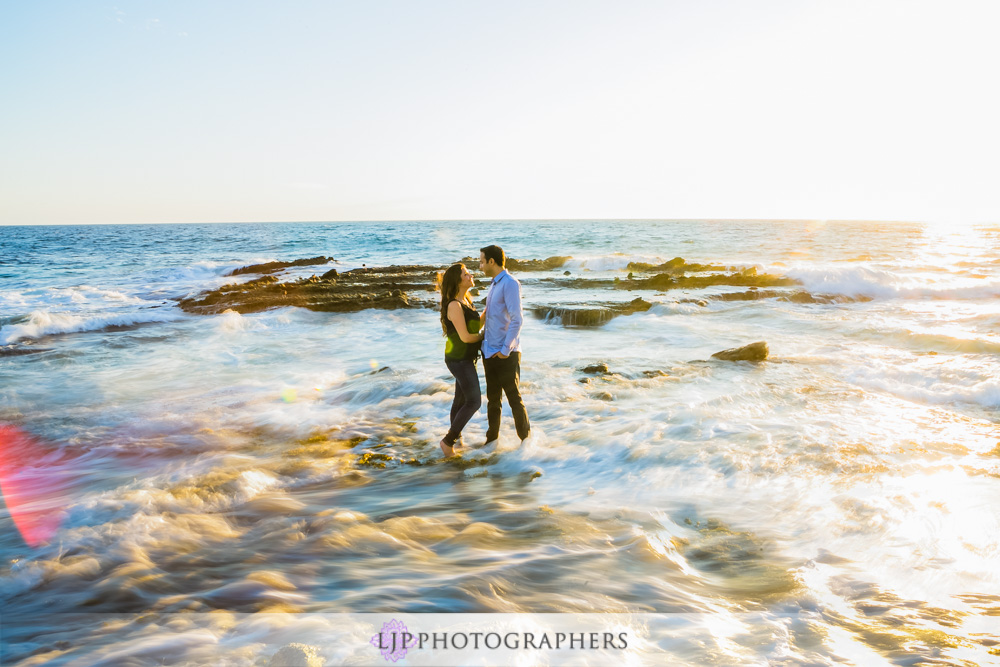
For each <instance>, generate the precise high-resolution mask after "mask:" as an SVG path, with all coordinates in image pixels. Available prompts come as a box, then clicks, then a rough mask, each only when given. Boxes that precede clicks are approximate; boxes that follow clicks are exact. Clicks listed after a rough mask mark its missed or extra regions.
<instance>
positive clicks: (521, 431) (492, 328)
mask: <svg viewBox="0 0 1000 667" xmlns="http://www.w3.org/2000/svg"><path fill="white" fill-rule="evenodd" d="M505 263H506V257H505V256H504V254H503V250H502V249H501V248H500V246H495V245H491V246H486V247H485V248H482V249H481V250H480V251H479V268H480V269H481V270H482V272H483V273H485V274H486V277H487V278H492V279H493V282H492V283H490V291H489V294H487V295H486V324H485V334H484V336H483V344H482V349H483V373H484V374H485V375H486V406H487V407H486V415H487V420H488V422H489V426H488V428H487V431H486V444H487V445H489V444H491V443H492V442H493V441H494V440H496V439H497V438H499V436H500V409H501V391H502V392H503V393H504V394H506V395H507V403H508V404H509V405H510V411H511V413H513V415H514V426H515V427H516V428H517V437H519V438H520V439H521V441H522V442H523V441H524V440H525V439H526V438H527V437H528V435H529V434H530V432H531V424H530V423H529V422H528V412H527V410H525V409H524V401H523V400H521V390H520V388H519V387H518V383H519V382H520V381H521V338H520V336H521V324H522V323H523V322H524V316H523V315H522V313H521V283H519V282H518V281H517V280H516V279H515V278H514V276H512V275H510V274H509V273H507V270H506V269H505V268H504V264H505Z"/></svg>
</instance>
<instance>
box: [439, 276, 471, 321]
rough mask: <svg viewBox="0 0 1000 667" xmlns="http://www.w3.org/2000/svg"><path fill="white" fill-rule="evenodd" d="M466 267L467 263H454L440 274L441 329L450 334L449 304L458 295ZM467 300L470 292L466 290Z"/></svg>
mask: <svg viewBox="0 0 1000 667" xmlns="http://www.w3.org/2000/svg"><path fill="white" fill-rule="evenodd" d="M464 268H465V264H452V265H451V266H449V267H448V268H447V269H445V272H444V273H443V274H439V275H440V281H441V282H440V286H441V329H442V330H443V331H444V334H445V335H446V336H447V335H448V325H447V322H448V304H449V303H451V302H452V301H454V300H455V297H456V296H457V295H458V288H459V286H460V285H461V283H462V269H464ZM465 300H466V301H468V300H469V294H468V292H466V294H465Z"/></svg>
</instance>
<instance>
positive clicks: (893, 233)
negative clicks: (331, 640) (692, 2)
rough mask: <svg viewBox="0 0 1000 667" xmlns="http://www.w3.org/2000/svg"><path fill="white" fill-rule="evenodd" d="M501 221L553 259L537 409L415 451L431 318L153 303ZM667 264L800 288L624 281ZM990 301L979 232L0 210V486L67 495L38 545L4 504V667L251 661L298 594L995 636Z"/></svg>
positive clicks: (41, 504) (849, 638)
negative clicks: (305, 261)
mask: <svg viewBox="0 0 1000 667" xmlns="http://www.w3.org/2000/svg"><path fill="white" fill-rule="evenodd" d="M494 243H495V244H498V245H501V246H502V247H503V248H504V250H505V251H506V253H507V255H508V256H510V257H513V258H516V259H521V260H523V259H545V258H548V257H553V256H564V257H568V259H566V260H565V261H564V262H563V263H562V264H561V265H560V266H558V267H557V268H553V269H549V270H543V271H524V272H520V273H516V272H513V271H512V273H514V275H515V276H516V277H517V278H518V279H519V280H520V281H521V284H522V291H523V300H524V307H525V322H524V327H523V330H522V334H521V341H522V362H521V387H522V393H523V395H524V399H525V403H526V405H527V409H528V414H529V416H530V418H531V422H532V432H533V436H532V438H531V439H530V440H529V441H527V442H526V443H524V445H523V446H522V445H521V444H520V443H519V442H518V440H517V438H516V436H515V434H514V430H513V423H512V420H511V418H510V413H509V411H508V409H507V407H506V405H505V407H504V417H503V426H502V433H501V442H500V446H499V448H498V450H497V451H496V452H491V453H488V452H478V451H476V450H471V451H468V452H466V453H465V454H464V455H463V456H462V457H461V458H459V459H454V460H442V456H441V451H440V449H439V448H438V446H437V443H438V441H439V440H440V438H441V437H442V436H443V435H444V433H445V432H446V431H447V427H448V415H449V408H450V405H451V399H452V395H453V393H452V392H453V389H454V380H453V378H452V377H451V375H450V374H449V373H448V370H447V368H446V367H445V365H444V362H443V350H444V342H445V339H444V338H443V336H442V335H441V329H440V323H439V319H438V313H437V312H436V311H435V310H434V309H432V308H411V309H397V310H384V309H383V310H374V309H370V310H361V311H359V312H315V311H312V310H306V309H302V308H294V307H285V308H277V309H271V310H265V311H263V312H256V313H245V314H240V313H237V312H235V311H233V310H230V311H227V312H222V313H219V314H214V315H196V314H190V313H188V312H185V311H183V310H181V308H180V307H179V306H178V301H179V300H180V299H182V298H184V297H186V296H191V295H195V294H198V293H199V292H201V291H203V290H209V289H214V288H217V287H220V286H222V285H224V284H227V283H230V282H234V281H236V282H243V281H246V280H249V279H251V278H253V277H254V276H238V277H228V276H227V275H226V274H228V273H229V272H231V271H232V270H234V269H236V268H239V267H242V266H246V265H250V264H256V263H261V262H267V261H275V260H280V261H290V260H295V259H300V258H307V257H315V256H319V255H325V256H328V257H332V258H334V260H335V261H334V262H332V263H330V264H328V265H324V266H302V267H295V268H293V269H290V270H288V272H287V273H284V274H280V275H279V277H280V278H281V280H287V279H294V278H301V277H308V276H310V275H312V274H320V273H322V272H323V271H326V270H328V269H330V268H337V269H338V271H340V272H344V271H347V270H350V269H352V268H357V267H361V266H366V267H382V266H389V265H400V264H418V265H441V266H445V265H447V264H449V263H451V262H455V261H459V260H461V259H462V258H464V257H476V258H478V256H479V248H481V247H482V246H485V245H488V244H494ZM675 257H682V258H684V260H685V261H687V262H689V263H692V262H697V263H704V264H712V265H718V266H721V267H725V268H726V270H727V271H735V272H738V271H745V272H746V271H756V272H757V275H763V274H769V275H774V276H781V277H785V278H790V279H793V280H794V281H796V286H795V287H785V288H781V289H782V290H785V291H786V292H787V294H791V293H794V292H805V293H808V294H810V295H813V296H819V297H822V298H818V299H814V300H813V301H812V302H806V301H805V300H802V302H799V301H796V300H789V299H787V298H783V297H782V295H780V294H779V295H771V296H768V295H766V294H765V295H761V298H750V297H748V296H746V293H747V292H748V289H747V288H746V287H740V286H733V285H726V284H715V285H709V286H706V287H698V288H678V289H669V288H668V289H648V288H643V287H636V288H629V287H628V285H629V283H628V281H629V280H632V279H630V278H629V274H630V273H633V272H635V273H638V270H637V269H636V268H635V263H645V264H653V265H656V264H661V263H663V262H667V261H668V260H671V259H673V258H675ZM630 264H632V265H633V266H632V267H630ZM469 268H470V269H473V270H474V273H475V275H476V279H477V282H478V283H479V286H480V287H481V288H482V289H483V291H482V294H485V288H486V285H487V283H488V280H487V279H485V278H484V277H483V275H482V274H481V273H478V264H477V263H476V262H472V263H471V264H470V265H469ZM567 273H568V275H567ZM616 279H617V280H618V283H615V288H613V289H609V288H608V287H607V285H608V281H614V280H616ZM590 280H593V281H594V286H592V287H588V286H587V281H590ZM768 289H770V288H768ZM751 291H752V290H751ZM779 291H780V290H779ZM736 293H741V294H743V296H742V297H739V298H736V297H733V298H727V297H726V295H727V294H736ZM636 297H641V298H642V299H644V300H645V301H646V302H648V303H650V304H652V305H651V307H650V308H649V309H648V310H646V311H644V312H635V313H632V314H621V315H618V316H616V317H610V316H609V317H608V318H607V320H606V321H604V322H603V324H597V325H592V326H580V325H578V324H575V322H576V320H573V318H572V317H570V316H569V313H570V312H571V311H574V310H586V309H592V310H593V309H596V310H600V309H607V308H608V307H609V306H613V305H614V304H616V303H625V302H628V301H630V300H632V299H635V298H636ZM998 297H1000V227H996V226H992V227H991V226H979V227H958V228H956V227H949V226H935V225H925V224H907V223H868V222H822V221H810V222H801V221H799V222H790V221H774V222H767V221H754V222H738V221H629V220H622V221H513V222H504V221H489V222H484V221H468V222H462V221H458V222H454V221H452V222H396V223H373V222H368V223H272V224H200V225H193V224H192V225H105V226H101V225H98V226H39V227H0V426H2V427H4V428H7V429H8V431H7V432H9V433H12V432H17V433H20V434H23V435H25V437H27V438H29V439H30V442H31V443H32V444H31V446H27V445H24V446H22V447H21V448H20V449H11V446H10V445H8V450H7V451H6V452H3V454H4V458H5V461H4V463H3V471H2V474H3V476H2V477H0V482H6V483H7V487H5V493H7V492H8V491H9V490H10V488H12V487H11V485H12V484H13V483H14V482H16V481H18V480H20V481H19V484H20V487H18V488H20V489H26V491H25V493H26V494H27V495H26V496H25V497H27V498H29V499H31V502H34V503H36V505H35V506H34V509H38V510H46V511H48V510H51V511H53V512H55V511H56V510H58V511H59V512H60V517H59V523H58V526H57V527H53V530H52V531H50V532H51V534H50V535H46V539H44V540H40V541H36V540H33V539H32V538H31V535H28V534H26V533H25V532H24V526H18V525H15V523H14V521H13V520H12V517H11V513H10V512H9V511H8V509H7V507H6V506H5V507H4V509H3V510H2V512H0V619H2V626H3V629H2V630H0V637H2V641H3V645H2V648H0V658H2V661H3V664H10V665H36V664H53V665H63V664H66V665H70V664H88V665H89V664H147V663H145V662H142V660H144V659H147V658H148V659H149V660H153V657H151V656H153V655H154V654H153V653H149V651H148V647H149V646H150V645H155V646H156V647H157V649H156V650H157V651H158V652H156V653H155V660H159V661H160V662H156V661H152V662H149V663H148V664H232V665H256V664H266V656H267V655H270V653H273V652H274V647H273V646H271V645H270V644H269V643H268V641H266V640H264V639H262V638H261V637H262V636H267V632H268V631H271V630H274V629H275V628H281V627H285V626H286V625H287V623H288V622H289V621H288V619H289V618H291V619H294V618H296V617H297V616H299V615H304V614H320V615H321V616H320V618H322V614H338V613H348V612H350V613H390V612H400V613H403V612H405V613H423V612H438V613H455V612H464V613H500V612H503V613H521V612H534V613H553V612H584V613H592V612H609V613H610V612H614V613H645V614H657V615H662V616H660V617H661V618H664V619H671V622H670V623H669V624H668V625H667V626H665V628H666V629H661V631H659V632H658V633H654V634H653V636H652V638H651V640H650V642H651V643H650V644H649V645H648V646H647V647H646V649H643V650H645V651H646V653H642V654H641V655H639V657H637V658H636V660H638V662H635V663H633V664H646V663H644V662H643V660H646V659H648V660H649V661H650V662H649V664H665V663H664V662H662V661H661V658H663V659H667V660H669V661H671V664H691V665H729V664H766V663H771V664H810V665H814V664H830V665H832V664H885V663H888V664H915V663H917V662H921V661H923V662H940V663H941V664H989V663H990V662H993V663H998V662H1000V622H998V616H1000V512H998V510H997V508H998V507H1000V428H998V424H1000V299H998ZM754 341H766V342H767V344H768V347H769V349H770V356H769V358H768V360H767V361H764V362H761V363H747V362H726V361H718V360H713V359H712V358H711V355H712V354H713V353H715V352H718V351H720V350H724V349H727V348H732V347H737V346H741V345H745V344H748V343H751V342H754ZM602 363H603V364H606V365H607V367H608V370H607V372H599V373H594V372H584V371H583V370H582V369H584V368H586V367H588V366H592V365H596V364H602ZM485 420H486V418H485V401H484V406H483V409H482V411H481V413H480V414H477V415H476V416H475V417H474V418H473V420H472V422H470V425H469V426H468V427H467V429H466V432H465V441H466V442H467V443H477V441H480V440H482V439H483V436H484V433H485ZM29 454H30V456H29ZM12 480H13V481H12ZM8 495H9V494H8ZM8 500H9V498H8ZM29 509H31V508H29ZM207 612H214V613H207ZM157 614H161V615H163V618H172V619H176V618H177V617H180V616H181V615H187V616H186V617H185V618H187V619H188V620H186V621H185V622H183V623H181V622H161V623H155V622H152V621H150V619H151V618H155V617H156V615H157ZM227 614H228V616H227ZM105 616H106V617H107V618H112V617H113V618H114V619H116V620H115V622H113V623H111V622H107V623H105V624H103V625H101V626H100V629H99V630H98V629H96V628H95V623H96V621H94V620H89V621H88V619H96V618H104V617H105ZM248 628H250V629H248ZM269 628H270V630H268V629H269ZM251 629H252V631H251ZM262 633H263V634H262ZM151 642H152V644H151ZM144 651H145V652H144ZM268 651H270V653H268ZM116 656H117V658H116ZM121 656H133V657H134V660H135V661H133V662H128V661H123V662H115V661H114V660H116V659H118V658H120V657H121ZM135 656H138V657H135ZM262 656H264V657H262ZM376 657H377V654H376ZM262 660H263V662H262ZM102 661H104V662H102Z"/></svg>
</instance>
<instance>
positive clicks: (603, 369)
mask: <svg viewBox="0 0 1000 667" xmlns="http://www.w3.org/2000/svg"><path fill="white" fill-rule="evenodd" d="M579 370H580V372H581V373H587V374H588V375H607V374H608V373H610V372H611V369H609V368H608V365H607V364H606V363H604V362H603V361H602V362H601V363H599V364H591V365H590V366H584V367H583V368H581V369H579Z"/></svg>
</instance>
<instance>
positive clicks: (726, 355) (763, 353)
mask: <svg viewBox="0 0 1000 667" xmlns="http://www.w3.org/2000/svg"><path fill="white" fill-rule="evenodd" d="M768 352H769V351H768V349H767V343H766V342H765V341H762V340H759V341H757V342H756V343H750V344H749V345H744V346H743V347H734V348H730V349H728V350H722V351H721V352H716V353H715V354H713V355H712V358H713V359H721V360H722V361H764V360H765V359H767V355H768Z"/></svg>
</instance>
